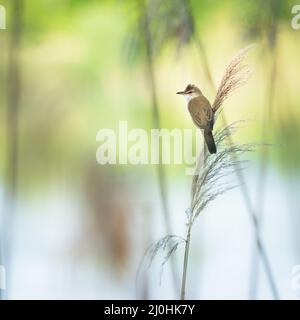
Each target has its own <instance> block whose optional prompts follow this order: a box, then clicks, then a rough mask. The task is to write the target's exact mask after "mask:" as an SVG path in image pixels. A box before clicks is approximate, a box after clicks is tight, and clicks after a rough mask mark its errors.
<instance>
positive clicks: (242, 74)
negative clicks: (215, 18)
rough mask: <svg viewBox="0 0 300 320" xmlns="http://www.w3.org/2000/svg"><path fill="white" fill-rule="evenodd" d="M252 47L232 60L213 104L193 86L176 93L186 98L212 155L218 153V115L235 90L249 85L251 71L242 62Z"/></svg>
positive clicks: (242, 50)
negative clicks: (215, 132) (215, 130)
mask: <svg viewBox="0 0 300 320" xmlns="http://www.w3.org/2000/svg"><path fill="white" fill-rule="evenodd" d="M252 47H253V45H249V46H247V47H245V48H243V49H241V50H240V51H239V52H238V53H237V54H236V55H235V56H234V57H233V58H232V59H231V61H230V62H229V64H228V66H227V68H226V69H225V72H224V75H223V77H222V80H221V83H220V85H219V88H218V90H217V94H216V97H215V99H214V101H213V103H212V104H210V102H209V101H208V99H207V98H206V97H205V96H204V95H203V94H202V91H201V90H200V89H199V88H198V87H197V86H195V85H193V84H189V85H187V87H186V88H185V89H184V90H183V91H179V92H176V93H177V94H180V95H183V96H184V97H185V99H186V101H187V106H188V110H189V112H190V114H191V117H192V120H193V122H194V124H195V125H196V126H197V127H198V128H200V129H202V130H203V133H204V140H205V142H206V145H207V148H208V151H209V152H210V154H214V153H217V147H216V143H215V139H214V135H213V129H214V124H215V119H216V113H217V111H218V110H219V109H220V107H221V106H222V104H223V102H224V101H225V100H226V99H227V98H228V97H229V96H230V95H231V93H232V92H233V91H234V90H236V89H237V88H239V87H240V86H242V85H244V84H245V83H247V81H248V79H249V75H250V69H249V68H248V65H247V64H242V62H243V59H244V58H245V56H246V54H247V53H248V51H249V50H250V49H251V48H252Z"/></svg>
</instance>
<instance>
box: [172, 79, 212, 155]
mask: <svg viewBox="0 0 300 320" xmlns="http://www.w3.org/2000/svg"><path fill="white" fill-rule="evenodd" d="M176 93H177V94H181V95H183V96H184V97H185V98H186V100H187V103H188V110H189V112H190V114H191V117H192V120H193V122H194V124H195V125H196V126H197V127H198V128H200V129H202V130H203V132H204V140H205V142H206V145H207V148H208V151H209V152H210V153H211V154H214V153H216V152H217V147H216V144H215V140H214V136H213V132H212V131H213V128H214V122H215V112H214V111H213V109H212V107H211V104H210V102H209V101H208V100H207V98H206V97H205V96H204V95H203V94H202V92H201V90H200V89H199V88H198V87H196V86H195V85H193V84H189V85H187V87H186V88H185V89H184V91H179V92H176Z"/></svg>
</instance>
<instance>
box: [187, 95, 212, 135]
mask: <svg viewBox="0 0 300 320" xmlns="http://www.w3.org/2000/svg"><path fill="white" fill-rule="evenodd" d="M188 109H189V112H190V114H191V116H192V119H193V121H194V123H195V124H196V126H198V127H199V128H200V129H210V130H212V128H213V120H214V113H213V111H212V108H211V105H210V103H209V101H208V100H207V99H206V98H205V97H204V96H199V97H196V98H193V99H192V100H191V101H190V102H189V103H188Z"/></svg>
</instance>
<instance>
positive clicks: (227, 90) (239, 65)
mask: <svg viewBox="0 0 300 320" xmlns="http://www.w3.org/2000/svg"><path fill="white" fill-rule="evenodd" d="M252 47H253V45H250V46H248V47H246V48H244V49H242V50H240V51H239V52H238V53H237V54H236V55H235V57H233V59H232V60H231V61H230V63H229V65H228V66H227V68H226V70H225V73H224V76H223V78H222V81H221V83H220V85H219V88H218V91H217V95H216V98H215V101H214V102H213V104H212V109H213V111H214V112H216V111H217V110H218V109H219V108H220V107H221V105H222V103H223V102H224V100H226V99H227V98H228V96H230V94H231V93H232V92H233V91H234V90H235V89H237V88H238V87H240V86H241V85H243V84H245V83H246V82H247V80H248V78H249V74H250V70H249V68H248V66H247V65H243V60H244V58H245V56H246V54H247V53H248V51H249V50H250V49H251V48H252Z"/></svg>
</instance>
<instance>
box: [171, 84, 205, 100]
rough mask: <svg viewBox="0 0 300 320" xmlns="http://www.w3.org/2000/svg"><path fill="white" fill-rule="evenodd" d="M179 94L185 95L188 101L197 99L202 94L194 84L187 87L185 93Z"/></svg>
mask: <svg viewBox="0 0 300 320" xmlns="http://www.w3.org/2000/svg"><path fill="white" fill-rule="evenodd" d="M176 93H177V94H181V95H183V96H184V97H185V98H186V100H187V101H190V100H191V99H193V98H196V97H198V96H200V95H201V94H202V92H201V90H200V89H199V88H198V87H196V86H195V85H193V84H189V85H187V87H186V88H185V89H184V91H178V92H176Z"/></svg>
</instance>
